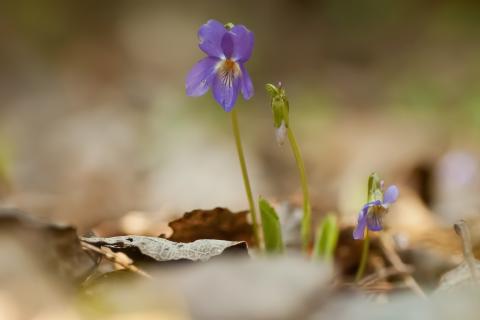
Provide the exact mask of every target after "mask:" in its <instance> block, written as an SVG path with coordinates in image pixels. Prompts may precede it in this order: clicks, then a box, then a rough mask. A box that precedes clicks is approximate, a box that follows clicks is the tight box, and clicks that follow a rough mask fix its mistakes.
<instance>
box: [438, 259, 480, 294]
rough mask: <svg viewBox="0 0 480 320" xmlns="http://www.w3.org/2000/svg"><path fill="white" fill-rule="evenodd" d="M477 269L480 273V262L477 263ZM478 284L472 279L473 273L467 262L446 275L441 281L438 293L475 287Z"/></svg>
mask: <svg viewBox="0 0 480 320" xmlns="http://www.w3.org/2000/svg"><path fill="white" fill-rule="evenodd" d="M475 267H476V268H477V270H478V272H479V273H480V262H478V261H476V263H475ZM475 285H477V283H476V282H475V281H474V279H472V272H471V271H470V268H469V267H468V265H467V263H466V262H463V263H462V264H460V265H459V266H458V267H456V268H455V269H453V270H450V271H449V272H447V273H445V274H444V275H443V276H442V278H441V279H440V283H439V286H438V289H437V291H443V290H449V289H453V288H457V287H463V286H475Z"/></svg>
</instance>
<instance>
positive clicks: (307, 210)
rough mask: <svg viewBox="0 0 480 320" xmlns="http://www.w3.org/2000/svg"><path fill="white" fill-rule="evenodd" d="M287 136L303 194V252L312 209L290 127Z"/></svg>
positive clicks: (299, 156)
mask: <svg viewBox="0 0 480 320" xmlns="http://www.w3.org/2000/svg"><path fill="white" fill-rule="evenodd" d="M287 135H288V140H289V141H290V146H291V147H292V151H293V155H294V156H295V162H296V163H297V168H298V171H299V173H300V183H301V185H302V192H303V218H302V227H301V237H302V244H303V250H304V251H307V250H308V245H309V243H310V229H311V223H312V222H311V220H312V209H311V207H310V196H309V193H308V183H307V176H306V174H305V165H304V163H303V159H302V154H301V153H300V148H299V147H298V143H297V139H296V138H295V135H294V134H293V131H292V129H291V128H290V126H287Z"/></svg>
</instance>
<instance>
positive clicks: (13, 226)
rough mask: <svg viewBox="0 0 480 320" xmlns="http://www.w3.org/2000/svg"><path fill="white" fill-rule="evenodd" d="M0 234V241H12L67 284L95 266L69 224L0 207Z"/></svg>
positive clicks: (73, 281)
mask: <svg viewBox="0 0 480 320" xmlns="http://www.w3.org/2000/svg"><path fill="white" fill-rule="evenodd" d="M0 234H1V235H2V237H1V239H2V240H3V241H6V240H8V241H11V240H13V241H15V242H16V243H18V244H19V245H21V246H22V248H24V249H25V250H26V251H28V252H29V254H30V255H31V257H32V259H33V260H35V261H36V262H38V264H39V266H41V267H43V268H45V270H48V271H49V272H50V273H51V274H54V275H55V276H56V277H58V278H60V279H61V280H63V281H66V282H68V283H75V282H81V281H83V280H84V279H85V277H86V276H87V275H88V274H89V273H90V272H91V271H92V269H93V268H94V267H95V266H96V263H95V261H94V259H92V257H91V256H90V255H88V254H87V253H85V252H84V251H83V250H82V248H81V245H80V241H79V239H78V236H77V232H76V229H75V228H74V227H72V226H70V225H65V224H55V223H50V222H46V221H42V220H40V219H36V218H34V217H32V216H29V215H28V214H26V213H24V212H21V211H19V210H16V209H1V210H0Z"/></svg>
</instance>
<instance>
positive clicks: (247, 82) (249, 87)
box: [240, 64, 254, 100]
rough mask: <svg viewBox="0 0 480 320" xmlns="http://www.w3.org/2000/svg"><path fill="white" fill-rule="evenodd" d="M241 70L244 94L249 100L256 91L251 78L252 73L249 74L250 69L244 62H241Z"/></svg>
mask: <svg viewBox="0 0 480 320" xmlns="http://www.w3.org/2000/svg"><path fill="white" fill-rule="evenodd" d="M240 70H241V72H242V78H241V82H242V84H241V90H242V95H243V98H245V100H248V99H250V98H251V97H252V96H253V93H254V89H253V83H252V79H251V78H250V75H249V74H248V71H247V69H246V68H245V66H244V65H243V64H240Z"/></svg>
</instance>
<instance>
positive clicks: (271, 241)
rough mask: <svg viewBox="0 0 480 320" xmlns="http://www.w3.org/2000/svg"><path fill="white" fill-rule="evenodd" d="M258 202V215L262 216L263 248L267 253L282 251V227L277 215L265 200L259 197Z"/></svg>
mask: <svg viewBox="0 0 480 320" xmlns="http://www.w3.org/2000/svg"><path fill="white" fill-rule="evenodd" d="M258 204H259V207H260V215H261V217H262V229H263V238H264V242H265V250H266V251H267V252H268V253H282V252H283V240H282V229H281V227H280V220H279V219H278V215H277V213H276V212H275V209H273V208H272V206H271V205H270V204H269V203H268V202H267V200H265V199H263V198H260V199H259V201H258Z"/></svg>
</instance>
